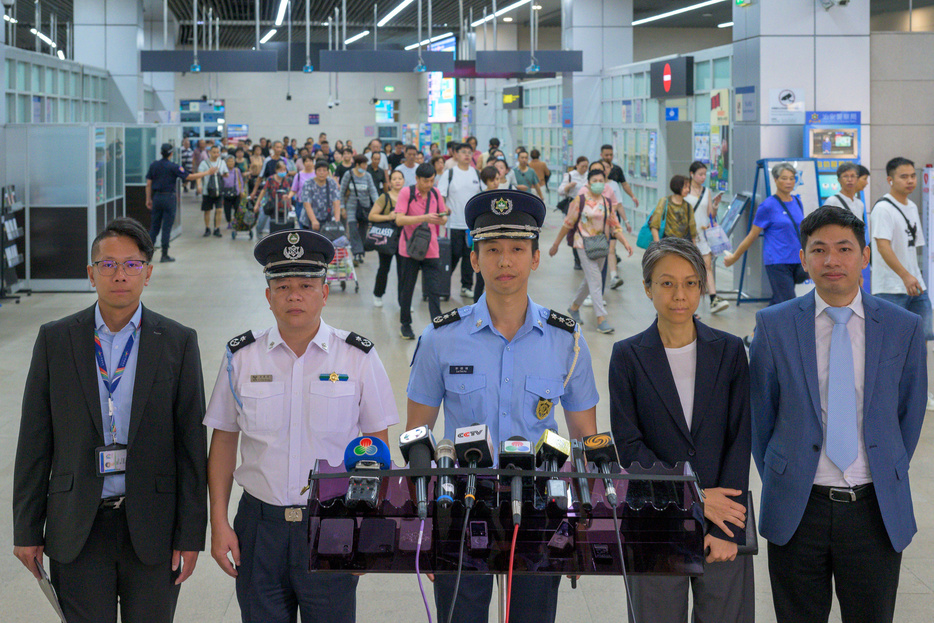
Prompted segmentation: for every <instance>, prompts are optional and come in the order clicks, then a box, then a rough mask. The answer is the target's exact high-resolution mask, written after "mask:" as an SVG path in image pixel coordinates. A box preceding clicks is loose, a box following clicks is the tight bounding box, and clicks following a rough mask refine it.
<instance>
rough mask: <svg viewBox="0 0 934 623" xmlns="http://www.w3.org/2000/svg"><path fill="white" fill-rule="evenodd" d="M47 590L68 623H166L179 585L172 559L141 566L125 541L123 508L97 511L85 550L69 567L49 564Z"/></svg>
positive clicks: (172, 610) (68, 564)
mask: <svg viewBox="0 0 934 623" xmlns="http://www.w3.org/2000/svg"><path fill="white" fill-rule="evenodd" d="M49 571H50V576H51V579H52V585H53V586H54V587H55V591H56V593H58V599H59V602H60V603H61V605H62V612H63V613H64V614H65V619H67V620H68V623H85V622H86V623H115V622H116V620H117V602H118V600H119V602H120V619H121V620H122V621H126V622H127V623H140V622H147V623H170V622H171V621H172V619H173V618H174V617H175V604H176V603H177V602H178V592H179V589H180V588H181V586H176V585H175V579H176V578H177V577H178V573H176V572H173V571H172V560H171V558H170V557H169V555H167V556H166V560H165V562H164V563H161V564H156V565H152V566H150V565H144V564H143V563H142V561H140V559H139V558H137V556H136V552H135V551H134V550H133V544H132V543H131V542H130V532H129V529H128V528H127V523H126V514H125V513H124V512H123V509H122V508H120V509H106V510H105V509H101V510H99V511H98V512H97V517H96V518H95V519H94V526H93V527H92V528H91V534H90V536H89V537H88V540H87V543H85V544H84V549H82V550H81V553H80V554H78V557H77V558H76V559H75V560H73V561H72V562H69V563H60V562H56V561H55V560H52V561H51V564H50V569H49Z"/></svg>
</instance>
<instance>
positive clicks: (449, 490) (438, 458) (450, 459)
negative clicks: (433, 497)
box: [435, 439, 457, 509]
mask: <svg viewBox="0 0 934 623" xmlns="http://www.w3.org/2000/svg"><path fill="white" fill-rule="evenodd" d="M456 456H457V455H456V453H455V451H454V442H453V441H451V440H450V439H442V440H441V441H439V442H438V448H437V449H436V450H435V463H436V464H437V466H438V467H439V468H441V469H448V468H451V467H454V458H455V457H456ZM435 493H436V494H437V497H438V506H440V507H441V508H445V509H447V508H451V504H453V503H454V478H452V477H451V476H446V475H439V476H438V480H437V486H436V487H435Z"/></svg>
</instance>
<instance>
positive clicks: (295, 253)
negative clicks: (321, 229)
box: [282, 234, 305, 260]
mask: <svg viewBox="0 0 934 623" xmlns="http://www.w3.org/2000/svg"><path fill="white" fill-rule="evenodd" d="M292 236H295V237H296V238H298V234H289V242H292ZM282 255H284V256H285V257H286V259H289V260H297V259H298V258H300V257H301V256H303V255H305V249H303V248H302V247H300V246H298V245H296V244H294V243H293V244H292V246H291V247H286V248H285V249H284V250H283V251H282Z"/></svg>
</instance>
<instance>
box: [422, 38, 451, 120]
mask: <svg viewBox="0 0 934 623" xmlns="http://www.w3.org/2000/svg"><path fill="white" fill-rule="evenodd" d="M428 49H429V50H430V51H432V52H450V53H451V55H455V54H456V53H457V41H456V39H455V38H454V37H448V38H447V39H442V40H441V41H435V42H434V43H431V44H429V45H428ZM456 121H457V80H456V79H455V78H445V77H444V73H442V72H440V71H432V72H429V73H428V123H455V122H456Z"/></svg>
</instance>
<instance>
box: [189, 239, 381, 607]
mask: <svg viewBox="0 0 934 623" xmlns="http://www.w3.org/2000/svg"><path fill="white" fill-rule="evenodd" d="M253 255H254V257H255V258H256V260H257V261H258V262H259V263H260V264H262V265H263V266H264V267H265V268H264V273H265V275H266V281H267V283H268V288H267V289H266V299H267V300H268V301H269V307H270V309H271V310H272V313H273V315H274V316H275V318H276V325H275V326H273V327H272V328H270V329H267V330H265V331H262V332H260V333H257V334H255V335H254V334H253V333H252V332H251V331H247V332H246V333H244V334H242V335H239V336H237V337H235V338H234V339H232V340H230V341H229V342H228V343H227V352H226V354H225V357H224V359H223V361H222V363H221V368H220V372H219V373H218V375H217V381H216V383H215V384H214V392H213V394H212V395H211V402H210V404H209V406H208V410H207V415H206V416H205V418H204V424H205V425H207V426H211V427H213V428H214V434H213V436H212V438H211V451H210V455H209V457H208V487H209V491H210V506H211V555H212V556H213V557H214V559H215V560H216V561H217V564H218V565H220V567H221V569H223V570H224V571H225V572H226V573H227V574H228V575H230V576H233V577H235V578H236V587H237V601H238V602H239V603H240V610H241V612H242V617H243V621H244V623H247V622H253V621H255V622H257V623H260V622H262V623H265V622H268V621H289V620H291V621H295V620H296V612H297V611H300V612H301V618H302V621H321V622H324V621H327V622H328V623H331V622H334V621H341V622H347V623H350V622H352V621H354V619H355V611H356V597H355V595H356V587H357V577H356V576H352V575H350V574H330V573H326V574H310V573H308V572H307V569H308V559H309V551H308V517H307V515H306V514H305V513H304V512H303V509H304V506H305V497H304V496H303V495H302V487H303V486H304V485H305V484H306V483H307V480H308V472H309V470H310V469H311V468H312V467H314V464H315V461H316V460H318V459H322V460H327V461H329V462H330V463H332V464H334V465H337V464H339V463H340V462H341V461H342V460H343V456H344V450H345V447H346V445H347V443H348V442H350V441H351V440H353V439H354V438H355V437H357V436H358V435H359V434H360V433H363V434H366V435H372V436H374V437H378V438H380V439H382V440H383V441H385V442H387V443H388V436H387V429H388V428H389V426H391V425H393V424H396V423H398V422H399V415H398V413H397V411H396V402H395V399H394V398H393V394H392V388H391V387H390V385H389V378H388V376H387V375H386V371H385V369H384V368H383V364H382V362H381V361H380V359H379V356H378V355H377V354H376V351H375V350H373V343H372V342H370V341H369V340H368V339H366V338H364V337H362V336H359V335H357V334H356V333H351V332H348V331H342V330H340V329H335V328H332V327H330V326H328V325H327V324H326V323H325V322H324V321H323V320H321V310H322V309H323V308H324V306H325V304H326V303H327V299H328V286H327V283H326V280H325V275H326V271H327V265H328V263H329V262H330V261H331V259H332V258H333V257H334V247H333V245H332V244H331V242H330V241H329V240H328V239H327V238H325V237H324V236H322V235H320V234H318V233H316V232H313V231H307V230H286V231H282V232H277V233H275V234H271V235H269V236H267V237H266V238H264V239H263V240H262V241H261V242H260V243H259V244H257V245H256V248H255V249H254V251H253ZM241 434H242V437H241ZM238 442H239V445H240V453H241V461H240V466H239V467H237V446H238ZM235 467H236V469H234V468H235ZM234 479H236V481H237V483H238V484H239V485H240V486H241V487H243V495H242V497H241V498H240V504H239V507H238V509H237V515H236V517H235V519H234V527H233V528H231V526H230V523H229V522H228V512H227V509H228V505H229V502H230V492H231V486H232V484H233V480H234ZM228 555H229V556H230V557H228ZM231 558H232V559H233V560H232V561H231Z"/></svg>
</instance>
